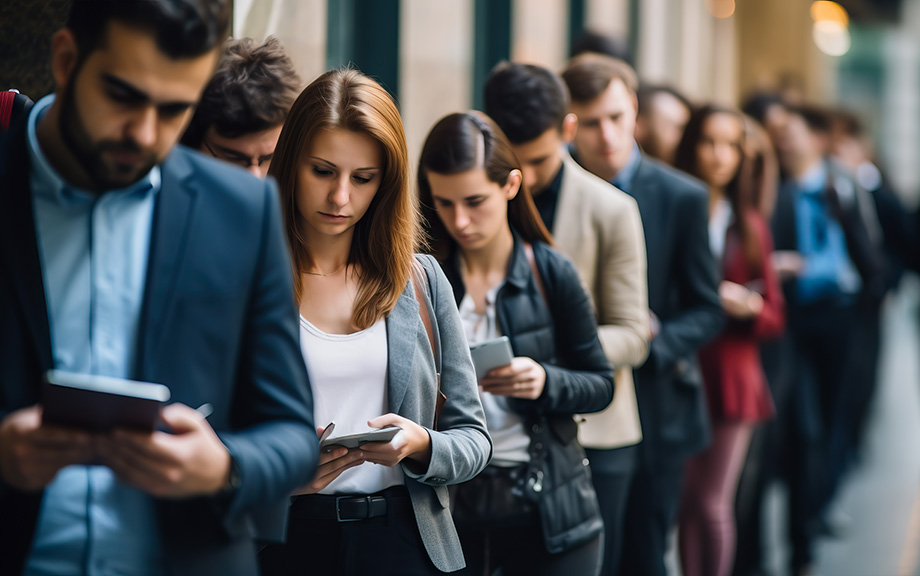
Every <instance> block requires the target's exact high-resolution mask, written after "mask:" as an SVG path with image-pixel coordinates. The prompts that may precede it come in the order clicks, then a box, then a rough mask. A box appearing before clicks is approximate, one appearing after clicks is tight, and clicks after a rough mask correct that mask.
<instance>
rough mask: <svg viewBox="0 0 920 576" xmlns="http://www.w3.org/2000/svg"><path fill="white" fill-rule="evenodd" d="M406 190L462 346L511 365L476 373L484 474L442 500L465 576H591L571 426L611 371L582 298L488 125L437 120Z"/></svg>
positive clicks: (596, 544) (583, 481) (587, 504)
mask: <svg viewBox="0 0 920 576" xmlns="http://www.w3.org/2000/svg"><path fill="white" fill-rule="evenodd" d="M418 183H419V193H420V195H421V200H422V206H423V213H424V215H425V217H426V218H427V224H428V227H429V232H430V234H431V241H432V247H433V250H434V253H435V255H436V257H437V259H438V261H439V262H440V263H441V266H442V267H443V268H444V272H445V274H446V275H447V277H448V279H449V280H450V282H451V285H452V286H453V290H454V295H455V297H456V300H457V302H458V303H459V307H460V317H461V321H462V323H463V327H464V330H465V331H466V336H467V339H468V340H469V342H470V344H472V345H476V344H481V343H483V342H488V341H493V340H495V339H497V338H500V337H502V336H505V337H507V338H508V339H509V340H510V345H511V350H512V353H513V358H512V359H511V361H510V364H508V365H506V366H499V367H497V368H493V369H492V370H490V371H485V370H480V369H477V372H479V373H480V378H479V386H480V393H481V397H482V401H483V407H484V408H485V412H486V420H487V422H488V425H489V431H490V433H491V434H492V435H493V442H494V448H493V457H492V462H491V464H490V465H489V467H488V468H486V470H485V471H484V472H483V473H482V474H481V475H480V476H479V477H477V478H476V479H474V480H473V481H472V482H468V483H466V484H461V485H459V486H457V488H456V491H455V493H454V496H455V500H454V513H455V518H456V521H457V528H458V530H459V532H460V539H461V541H462V542H463V549H464V551H465V552H466V555H467V562H468V564H469V567H470V568H469V573H470V574H477V575H478V574H492V573H493V571H495V570H497V569H499V568H501V569H502V570H503V574H505V575H506V576H510V575H515V574H527V575H541V574H542V575H550V574H551V575H557V574H558V575H564V576H571V575H572V574H587V575H590V574H596V573H597V571H598V570H599V569H600V563H601V555H602V530H603V526H602V521H601V517H600V512H599V509H598V504H597V497H596V496H595V494H594V489H593V486H592V483H591V477H590V472H589V469H588V463H587V459H586V458H585V455H584V451H583V450H582V448H581V446H579V445H578V441H577V439H576V433H577V425H576V423H575V421H574V420H573V415H574V414H579V413H582V414H583V413H590V412H597V411H600V410H603V409H604V408H605V407H606V406H607V405H608V404H610V401H611V400H612V398H613V371H612V369H611V367H610V364H609V363H608V362H607V359H606V357H605V356H604V351H603V350H602V349H601V344H600V341H599V340H598V337H597V321H596V318H595V314H594V309H593V307H592V304H591V301H590V298H589V296H588V294H587V292H586V291H585V289H584V288H583V287H582V285H581V282H580V280H579V277H578V275H577V272H576V271H575V267H574V265H573V264H572V263H571V261H569V260H568V259H567V258H566V257H565V256H563V255H562V254H561V253H560V252H558V251H556V250H555V249H554V248H552V246H551V245H552V240H551V239H550V235H549V232H547V230H546V228H545V226H544V225H543V222H542V221H541V220H540V216H539V214H538V212H537V209H536V207H535V206H534V203H533V199H532V198H531V197H530V195H529V194H528V192H527V190H526V189H525V188H524V186H523V184H522V175H521V169H520V165H519V163H518V161H517V158H516V157H515V156H514V153H513V152H512V151H511V147H510V144H509V143H508V141H507V139H506V138H505V135H504V134H503V133H502V132H501V130H500V129H499V128H498V126H497V125H496V124H495V123H494V122H493V121H492V120H491V119H489V118H488V117H487V116H485V115H483V114H481V113H478V112H468V113H460V114H452V115H449V116H447V117H445V118H443V119H441V120H440V121H439V122H438V123H437V124H436V125H435V126H434V128H432V129H431V132H430V133H429V134H428V138H427V139H426V141H425V144H424V147H423V149H422V154H421V160H420V162H419V170H418ZM510 357H511V355H509V358H510Z"/></svg>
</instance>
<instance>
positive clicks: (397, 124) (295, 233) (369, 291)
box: [269, 69, 421, 329]
mask: <svg viewBox="0 0 920 576" xmlns="http://www.w3.org/2000/svg"><path fill="white" fill-rule="evenodd" d="M333 129H344V130H350V131H352V132H357V133H360V134H366V135H367V136H370V137H371V138H373V139H374V140H376V141H377V142H378V143H379V144H380V147H381V149H382V150H383V156H384V166H383V174H382V178H381V182H380V188H379V189H378V190H377V194H376V195H375V196H374V199H373V200H372V201H371V204H370V206H369V207H368V209H367V212H366V213H365V214H364V217H363V218H361V220H359V221H358V222H357V224H355V233H354V237H353V238H352V242H351V253H350V254H349V257H348V263H349V264H354V265H357V269H358V271H359V273H360V277H359V280H358V284H359V287H358V295H357V298H356V300H355V310H354V314H353V316H352V321H353V322H354V324H355V326H357V327H358V328H359V329H366V328H368V327H370V326H372V325H373V324H374V322H376V321H377V320H378V319H379V318H381V317H384V316H386V315H387V314H389V313H390V311H391V310H393V308H394V307H395V306H396V302H397V300H399V296H400V294H402V292H403V290H404V289H405V287H406V283H407V282H408V281H409V275H410V270H411V267H412V263H413V262H414V255H413V252H414V251H415V250H416V247H417V246H418V245H419V244H420V242H421V227H420V225H419V217H418V201H417V199H416V197H415V195H414V194H412V193H411V192H410V190H409V154H408V151H407V148H406V136H405V133H404V132H403V126H402V120H401V119H400V116H399V110H397V108H396V104H395V102H393V99H392V98H391V97H390V95H389V94H388V93H387V91H386V90H384V89H383V88H382V87H381V86H380V85H379V84H377V83H376V82H374V81H373V80H371V79H370V78H368V77H367V76H365V75H364V74H362V73H361V72H359V71H357V70H351V69H344V70H332V71H329V72H326V73H325V74H323V75H322V76H320V77H319V78H317V79H316V80H314V81H313V82H312V83H311V84H310V85H309V86H307V87H306V88H305V89H304V91H303V92H302V93H301V94H300V96H299V97H298V98H297V100H296V101H295V102H294V105H293V106H292V107H291V111H290V113H289V114H288V118H287V121H286V122H285V124H284V128H283V129H282V130H281V136H280V138H279V139H278V146H277V147H276V148H275V159H274V161H273V162H272V164H271V168H270V169H269V174H270V175H271V176H274V177H275V178H276V179H277V180H278V188H279V190H280V192H281V208H282V210H283V212H284V222H285V227H286V229H287V230H286V231H287V239H288V243H289V244H290V247H291V258H292V260H293V268H294V292H295V296H296V297H297V299H298V300H299V299H300V295H301V293H302V291H303V282H302V279H301V275H302V274H303V270H304V268H305V262H304V260H305V243H304V239H303V236H302V234H301V228H300V227H301V217H300V212H299V211H298V209H297V198H296V196H297V175H298V173H299V170H300V166H301V165H302V163H303V161H304V157H305V156H306V155H307V154H308V153H309V150H310V147H311V146H312V145H313V141H314V139H315V138H316V134H317V133H318V132H320V131H321V130H333Z"/></svg>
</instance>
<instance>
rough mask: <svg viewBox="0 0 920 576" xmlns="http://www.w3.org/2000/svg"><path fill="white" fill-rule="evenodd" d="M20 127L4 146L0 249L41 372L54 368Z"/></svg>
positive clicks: (23, 135) (22, 132)
mask: <svg viewBox="0 0 920 576" xmlns="http://www.w3.org/2000/svg"><path fill="white" fill-rule="evenodd" d="M20 126H21V128H22V129H21V130H17V132H16V133H15V134H14V133H10V134H8V136H9V140H8V141H7V145H8V146H9V150H10V154H9V155H8V156H7V163H6V165H5V166H4V167H3V168H2V170H3V173H2V174H0V182H5V183H6V184H7V185H8V188H6V189H5V190H3V197H4V200H5V202H6V205H7V206H8V209H7V210H0V213H2V214H3V217H0V249H2V250H5V251H6V259H7V261H8V262H9V266H10V279H11V280H12V283H13V286H14V289H13V292H14V293H15V294H16V295H17V297H18V300H19V302H20V306H21V310H22V313H23V316H24V317H25V320H26V324H27V325H28V330H29V334H30V336H31V338H32V343H33V345H34V346H35V348H36V349H37V350H38V357H39V359H40V360H41V363H42V370H48V369H50V368H53V367H54V360H53V357H52V354H51V329H50V327H49V325H48V310H47V306H46V303H45V286H44V282H43V280H42V269H41V259H40V257H39V253H38V238H37V237H36V231H35V215H34V213H33V206H32V193H31V190H30V188H29V155H28V153H27V151H28V148H27V147H28V143H27V142H26V136H25V122H23V123H22V124H20Z"/></svg>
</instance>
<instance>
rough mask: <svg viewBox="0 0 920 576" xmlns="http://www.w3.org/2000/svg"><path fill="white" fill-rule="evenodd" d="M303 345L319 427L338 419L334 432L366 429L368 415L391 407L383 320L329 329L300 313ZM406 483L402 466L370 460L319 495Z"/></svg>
mask: <svg viewBox="0 0 920 576" xmlns="http://www.w3.org/2000/svg"><path fill="white" fill-rule="evenodd" d="M300 349H301V351H302V352H303V357H304V360H306V363H307V372H308V373H309V375H310V388H311V389H312V390H313V416H314V419H315V421H316V425H317V426H326V425H327V424H329V423H330V422H332V421H335V431H334V432H333V433H332V435H333V436H344V435H345V434H356V433H359V432H367V431H368V430H370V427H369V426H368V425H367V421H368V420H371V419H373V418H376V417H378V416H381V415H383V414H386V413H387V412H389V411H390V410H389V406H388V404H387V330H386V322H385V321H384V320H383V319H381V320H378V321H377V322H376V323H375V324H374V325H373V326H371V327H370V328H368V329H367V330H362V331H360V332H355V333H354V334H327V333H325V332H323V331H322V330H320V329H319V328H317V327H316V326H314V325H313V324H311V323H310V321H309V320H307V319H306V318H304V317H303V316H301V317H300ZM404 482H405V480H404V478H403V472H402V469H401V468H400V467H399V466H394V467H389V466H380V465H378V464H372V463H369V462H365V463H364V464H362V465H360V466H357V467H355V468H350V469H348V470H346V471H345V472H342V474H341V476H339V477H338V478H336V479H335V480H333V481H332V482H331V483H330V484H329V485H328V486H326V487H325V488H323V489H322V490H320V494H373V493H375V492H379V491H381V490H383V489H385V488H389V487H390V486H396V485H398V484H403V483H404Z"/></svg>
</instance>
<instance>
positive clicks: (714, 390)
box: [676, 104, 784, 576]
mask: <svg viewBox="0 0 920 576" xmlns="http://www.w3.org/2000/svg"><path fill="white" fill-rule="evenodd" d="M744 132H745V130H744V119H743V117H742V116H741V114H740V113H739V112H736V111H735V110H733V109H731V108H727V107H721V106H716V105H712V104H710V105H706V106H704V107H702V108H700V109H698V110H696V111H694V112H693V114H692V115H691V116H690V121H689V122H688V124H687V128H686V130H685V132H684V136H683V138H682V140H681V143H680V145H679V146H678V149H677V158H676V165H677V167H678V168H680V169H682V170H684V171H686V172H689V173H690V174H692V175H694V176H696V177H697V178H699V179H701V180H702V181H703V182H704V183H706V184H707V185H708V186H709V243H710V248H711V249H712V252H713V254H714V255H715V256H716V259H717V260H720V261H721V262H722V272H723V275H724V280H723V281H722V283H721V284H720V285H719V296H720V298H721V301H722V307H723V308H724V310H725V314H726V316H728V318H729V322H728V324H727V325H726V327H725V329H724V330H723V331H722V334H721V335H720V336H719V337H718V338H716V339H715V340H714V341H713V342H711V343H710V344H709V345H708V346H706V347H705V348H703V349H702V350H701V351H700V367H701V369H702V372H703V382H704V384H705V386H706V393H707V398H708V400H709V413H710V418H711V421H712V443H711V444H710V446H709V448H707V449H706V450H705V451H704V452H702V453H700V454H698V455H696V456H694V457H693V458H691V459H690V460H689V461H688V462H687V466H686V474H685V477H684V490H683V498H682V502H681V511H680V530H679V538H680V559H681V566H682V569H683V574H684V575H685V576H710V575H711V576H726V575H727V574H729V573H730V572H731V568H732V561H733V557H734V553H735V519H734V499H735V490H736V489H737V486H738V478H739V475H740V474H741V467H742V465H743V463H744V457H745V454H746V453H747V449H748V445H749V443H750V438H751V432H752V431H753V428H754V425H755V424H756V423H757V422H760V421H762V420H764V419H767V418H770V417H771V416H772V415H773V401H772V399H771V397H770V391H769V388H768V387H767V382H766V378H765V376H764V372H763V365H762V364H761V361H760V352H759V346H760V343H761V341H763V340H765V339H768V338H775V337H777V336H779V335H780V333H781V332H782V330H783V323H784V318H783V308H784V304H783V299H782V293H781V291H780V287H779V281H778V279H777V278H776V275H775V273H774V271H773V268H772V266H770V254H771V252H772V244H773V240H772V238H771V236H770V232H769V229H768V228H767V224H766V222H765V221H764V219H763V217H762V216H761V215H760V213H759V212H758V211H757V209H756V208H755V207H754V205H753V203H752V202H751V200H750V198H749V195H750V190H751V188H752V187H753V185H754V182H753V178H752V174H751V173H750V172H749V171H748V170H746V167H745V162H744Z"/></svg>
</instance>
